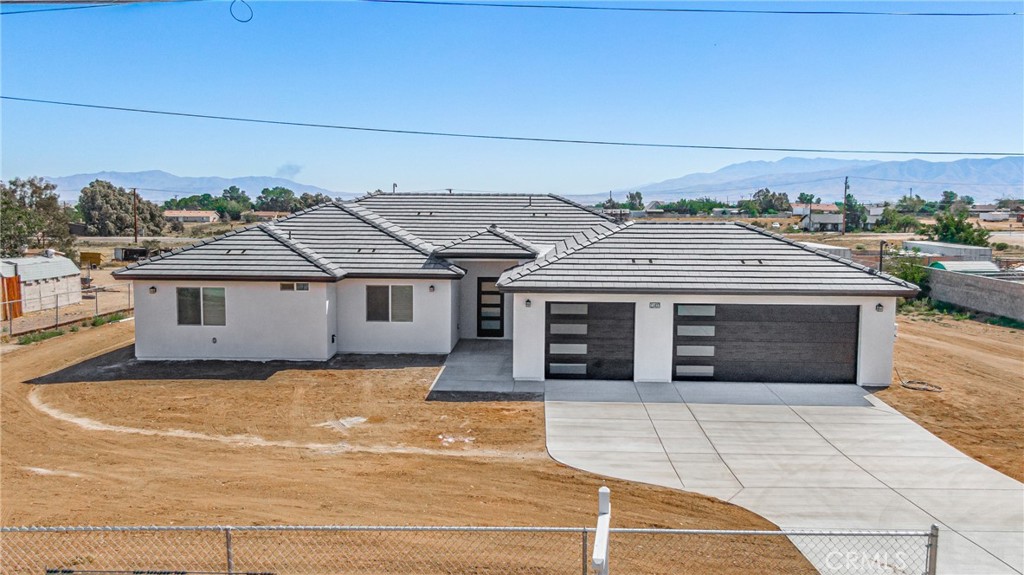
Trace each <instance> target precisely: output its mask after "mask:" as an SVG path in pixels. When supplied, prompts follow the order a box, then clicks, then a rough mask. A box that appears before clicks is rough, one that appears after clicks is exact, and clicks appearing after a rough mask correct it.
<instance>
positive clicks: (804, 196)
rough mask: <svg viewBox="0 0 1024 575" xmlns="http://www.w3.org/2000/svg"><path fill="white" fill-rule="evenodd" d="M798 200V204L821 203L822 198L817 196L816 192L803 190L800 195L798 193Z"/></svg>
mask: <svg viewBox="0 0 1024 575" xmlns="http://www.w3.org/2000/svg"><path fill="white" fill-rule="evenodd" d="M796 201H797V203H798V204H820V203H821V198H820V197H818V198H815V197H814V194H809V193H807V192H801V193H800V195H798V196H797V197H796Z"/></svg>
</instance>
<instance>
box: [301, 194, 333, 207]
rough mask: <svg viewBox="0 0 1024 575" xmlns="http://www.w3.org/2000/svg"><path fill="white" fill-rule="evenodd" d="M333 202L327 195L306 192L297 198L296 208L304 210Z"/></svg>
mask: <svg viewBox="0 0 1024 575" xmlns="http://www.w3.org/2000/svg"><path fill="white" fill-rule="evenodd" d="M333 201H334V199H333V198H331V196H328V195H327V194H319V193H318V194H310V193H309V192H306V193H304V194H302V195H301V196H299V199H298V206H299V209H306V208H312V207H313V206H319V205H320V204H326V203H328V202H333Z"/></svg>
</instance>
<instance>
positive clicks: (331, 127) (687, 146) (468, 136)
mask: <svg viewBox="0 0 1024 575" xmlns="http://www.w3.org/2000/svg"><path fill="white" fill-rule="evenodd" d="M0 99H3V100H7V101H12V102H29V103H33V104H46V105H51V106H66V107H72V108H86V109H91V110H108V111H115V112H131V113H134V114H152V115H157V116H173V117H180V118H196V119H203V120H221V121H226V122H243V123H249V124H266V125H273V126H292V127H300V128H319V129H328V130H347V131H355V132H373V133H380V134H402V135H412V136H436V137H444V138H463V139H474V140H496V141H507V142H533V143H547V144H582V145H592V146H618V147H631V148H668V149H688V150H733V151H735V150H739V151H750V152H799V153H813V154H875V155H916V156H1024V152H997V151H986V152H980V151H967V150H961V151H948V150H858V149H849V150H847V149H838V148H795V147H794V148H787V147H770V146H714V145H707V144H665V143H657V142H627V141H616V140H584V139H578V138H543V137H532V136H503V135H495V134H477V133H468V132H443V131H433V130H410V129H396V128H373V127H367V126H350V125H341V124H327V123H321V122H293V121H287V120H269V119H265V118H246V117H240V116H220V115H216V114H199V113H193V112H176V111H170V110H152V109H147V108H129V107H124V106H107V105H100V104H84V103H81V102H64V101H58V100H43V99H39V98H21V97H17V96H0Z"/></svg>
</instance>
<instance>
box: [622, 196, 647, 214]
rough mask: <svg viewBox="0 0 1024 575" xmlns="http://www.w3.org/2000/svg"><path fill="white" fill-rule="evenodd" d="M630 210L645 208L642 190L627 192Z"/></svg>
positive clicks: (627, 207) (626, 206) (627, 202)
mask: <svg viewBox="0 0 1024 575" xmlns="http://www.w3.org/2000/svg"><path fill="white" fill-rule="evenodd" d="M625 208H626V209H628V210H642V209H644V195H643V194H642V193H640V192H629V193H628V194H626V205H625Z"/></svg>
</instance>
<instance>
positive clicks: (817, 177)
mask: <svg viewBox="0 0 1024 575" xmlns="http://www.w3.org/2000/svg"><path fill="white" fill-rule="evenodd" d="M847 176H849V178H850V193H851V194H853V195H854V197H856V198H857V199H858V200H859V201H860V202H881V201H885V200H895V199H898V198H899V197H900V196H902V195H905V194H907V193H909V192H910V190H911V189H913V191H914V194H917V195H919V196H921V197H922V198H926V199H937V198H939V197H940V196H941V195H942V192H943V190H953V191H955V192H956V193H958V194H960V195H968V196H971V197H973V198H974V199H975V200H976V201H977V202H985V203H988V202H992V201H994V200H996V199H998V198H1003V197H1016V198H1021V197H1022V196H1024V158H1020V157H1006V158H998V159H992V158H979V159H967V160H956V161H952V162H926V161H924V160H905V161H890V162H882V161H865V160H835V159H831V158H783V159H781V160H778V161H776V162H743V163H740V164H732V165H730V166H726V167H724V168H722V169H720V170H718V171H716V172H712V173H699V174H690V175H687V176H683V177H681V178H673V179H670V180H665V181H662V182H657V183H653V184H644V185H639V186H636V187H630V188H622V189H619V190H614V191H613V195H614V196H615V197H616V198H623V197H625V195H626V193H627V192H631V191H639V192H641V193H643V197H644V200H645V201H651V200H662V201H666V200H667V201H674V200H678V199H680V198H696V197H702V196H711V197H713V198H719V199H722V200H726V199H727V198H728V199H729V200H731V201H736V200H737V199H739V198H740V197H743V196H745V197H750V195H751V194H753V193H754V192H756V191H757V190H758V189H760V188H765V187H767V188H770V189H771V190H772V191H775V192H786V193H787V194H789V197H790V200H793V199H795V198H796V197H797V195H798V194H800V193H801V192H807V193H812V194H814V195H816V196H821V198H822V199H823V200H825V201H834V200H839V199H841V198H842V196H843V178H845V177H847ZM607 197H608V194H607V192H605V193H604V194H591V195H586V196H580V197H577V198H576V199H578V200H583V201H586V202H587V203H593V202H599V201H602V200H604V199H606V198H607Z"/></svg>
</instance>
